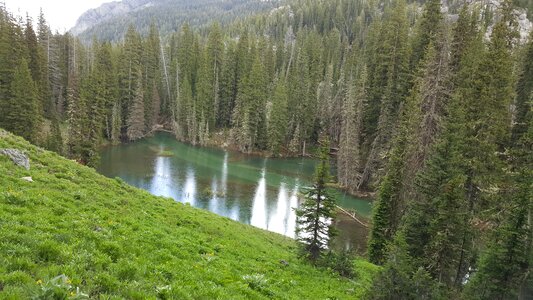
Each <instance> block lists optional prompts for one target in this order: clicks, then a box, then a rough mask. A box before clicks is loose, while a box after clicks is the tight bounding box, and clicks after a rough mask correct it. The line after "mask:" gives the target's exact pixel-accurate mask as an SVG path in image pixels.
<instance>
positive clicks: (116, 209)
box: [0, 130, 376, 299]
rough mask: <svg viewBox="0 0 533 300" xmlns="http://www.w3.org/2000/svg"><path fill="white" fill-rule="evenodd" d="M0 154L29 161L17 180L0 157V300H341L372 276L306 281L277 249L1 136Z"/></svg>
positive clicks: (302, 268)
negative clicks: (59, 297)
mask: <svg viewBox="0 0 533 300" xmlns="http://www.w3.org/2000/svg"><path fill="white" fill-rule="evenodd" d="M0 148H18V149H26V150H27V152H28V154H29V156H30V158H31V170H30V171H26V170H24V169H23V168H19V167H16V166H15V165H14V164H13V163H12V162H11V161H10V160H9V159H8V158H6V157H4V156H0V299H6V298H7V299H10V298H11V299H26V298H30V297H33V296H35V297H41V298H44V297H45V296H46V295H47V294H46V293H51V291H52V292H53V291H55V290H58V291H61V292H62V293H63V292H64V295H66V297H67V298H70V299H84V297H91V298H98V297H99V298H100V299H122V298H126V299H155V298H161V299H217V298H218V299H262V298H278V299H326V298H330V299H335V298H337V299H346V298H352V297H357V296H360V295H361V294H362V293H363V292H364V290H365V289H366V288H367V287H368V285H369V282H370V278H371V277H372V275H373V274H374V273H375V271H376V270H375V268H376V267H375V266H373V265H371V264H369V263H367V262H365V261H362V260H360V261H356V262H355V266H356V272H357V274H358V275H357V277H356V279H355V280H348V279H344V278H341V277H339V276H338V275H336V274H335V273H333V272H332V271H329V270H325V269H316V268H314V267H311V266H309V265H308V264H305V263H304V262H301V261H299V260H298V259H297V257H296V251H295V247H296V245H295V243H294V241H293V240H291V239H289V238H286V237H284V236H281V235H278V234H274V233H270V232H267V231H263V230H260V229H257V228H254V227H251V226H247V225H243V224H240V223H237V222H234V221H231V220H230V219H227V218H223V217H220V216H217V215H215V214H212V213H209V212H206V211H202V210H199V209H195V208H192V207H190V206H187V205H183V204H180V203H177V202H175V201H173V200H172V199H167V198H160V197H155V196H152V195H150V194H149V193H148V192H145V191H142V190H139V189H136V188H133V187H131V186H129V185H127V184H125V183H124V182H123V181H122V180H120V179H108V178H105V177H104V176H101V175H98V174H97V173H96V172H95V171H94V170H93V169H90V168H87V167H83V166H80V165H78V164H76V163H75V162H72V161H68V160H66V159H64V158H61V157H59V156H57V155H55V154H53V153H50V152H46V151H43V150H41V149H39V148H36V147H33V146H30V145H29V144H28V143H26V142H25V141H23V140H22V139H20V138H16V137H13V136H11V135H6V134H5V133H4V132H2V131H1V130H0ZM25 176H31V177H32V178H33V180H34V182H27V181H24V180H21V179H20V178H21V177H25ZM281 260H284V261H286V262H288V264H287V265H286V264H282V263H280V261H281ZM61 275H64V276H61Z"/></svg>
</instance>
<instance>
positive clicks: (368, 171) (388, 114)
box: [357, 0, 409, 189]
mask: <svg viewBox="0 0 533 300" xmlns="http://www.w3.org/2000/svg"><path fill="white" fill-rule="evenodd" d="M386 14H387V16H388V17H387V19H386V21H385V23H384V24H383V27H382V31H383V32H382V35H383V36H382V43H383V44H382V45H381V48H382V49H381V50H380V51H379V56H378V58H377V59H379V60H380V64H381V66H380V67H379V68H376V70H375V72H376V73H377V74H374V75H373V76H374V78H375V79H374V82H376V81H378V82H381V86H380V85H377V86H376V87H375V88H373V87H372V86H371V89H370V92H371V93H370V98H369V105H373V106H374V107H379V119H378V123H377V130H376V132H375V137H374V139H373V140H372V142H371V145H370V152H369V154H368V156H367V159H366V162H365V166H364V170H363V172H362V175H361V180H360V181H359V184H358V186H357V188H358V189H362V188H368V187H369V184H370V183H371V182H372V177H374V179H375V177H379V176H376V175H379V174H376V173H377V172H376V171H377V170H380V169H381V166H383V165H386V160H384V159H383V158H384V157H387V155H386V153H387V152H388V151H389V150H390V146H391V143H390V141H391V137H392V136H393V132H394V127H395V125H396V123H397V119H398V114H397V111H398V110H399V108H400V105H401V103H402V102H403V101H404V100H405V97H406V94H407V87H408V73H409V70H408V44H407V38H408V24H407V15H406V8H405V2H404V1H403V0H398V1H396V2H395V3H394V7H393V9H392V11H391V10H388V11H387V12H386ZM375 90H377V91H378V93H377V94H376V95H373V94H372V92H373V91H375ZM380 90H381V91H380ZM373 97H375V98H373ZM376 102H377V103H376ZM370 126H372V125H370Z"/></svg>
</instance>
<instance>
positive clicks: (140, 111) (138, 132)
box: [126, 71, 146, 141]
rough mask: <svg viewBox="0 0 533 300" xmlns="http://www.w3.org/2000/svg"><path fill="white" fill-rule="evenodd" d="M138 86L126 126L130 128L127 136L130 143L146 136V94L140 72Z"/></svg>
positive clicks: (136, 86)
mask: <svg viewBox="0 0 533 300" xmlns="http://www.w3.org/2000/svg"><path fill="white" fill-rule="evenodd" d="M136 77H137V84H136V85H135V89H134V97H133V99H132V103H131V108H130V109H129V115H128V120H127V123H126V125H127V126H128V130H127V134H128V139H129V140H130V141H135V140H138V139H140V138H142V137H143V136H144V133H145V129H146V127H145V122H144V94H143V85H142V74H141V72H140V71H139V72H138V74H137V76H136Z"/></svg>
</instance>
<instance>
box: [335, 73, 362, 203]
mask: <svg viewBox="0 0 533 300" xmlns="http://www.w3.org/2000/svg"><path fill="white" fill-rule="evenodd" d="M357 76H358V79H357V81H356V82H354V81H353V80H351V81H350V82H349V87H348V89H347V92H346V99H345V102H344V108H343V112H344V113H343V118H342V127H341V128H342V129H341V136H340V144H339V156H338V160H337V168H338V175H337V176H338V178H339V183H340V184H341V186H343V187H345V188H347V189H348V191H350V192H352V193H353V192H355V191H356V189H357V185H358V183H359V182H358V181H359V175H360V168H361V160H362V159H361V149H360V147H361V135H362V126H363V111H364V106H365V105H366V101H367V71H366V66H363V67H361V71H360V72H359V74H358V75H357Z"/></svg>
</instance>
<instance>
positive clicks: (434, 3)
mask: <svg viewBox="0 0 533 300" xmlns="http://www.w3.org/2000/svg"><path fill="white" fill-rule="evenodd" d="M451 2H453V3H457V1H451ZM496 2H497V5H494V3H496ZM513 3H514V2H513V1H511V0H505V1H473V2H472V3H471V4H468V5H464V6H458V7H456V8H454V9H455V10H456V11H455V12H453V13H454V15H451V14H448V13H446V10H445V9H444V8H443V7H442V6H441V1H440V0H430V1H425V2H424V5H423V6H420V5H419V3H418V2H412V3H411V2H407V1H403V0H394V1H384V2H379V1H353V0H338V1H311V0H298V1H294V5H291V6H283V7H280V8H278V9H276V10H275V11H273V12H269V13H268V14H260V15H258V16H254V17H251V18H248V19H247V20H244V21H242V22H237V23H235V24H232V25H229V26H220V25H218V24H216V23H215V24H212V25H210V28H209V29H208V30H206V31H198V30H195V29H194V28H193V27H191V26H188V25H184V26H182V27H181V28H180V29H179V31H178V32H175V33H174V34H172V35H171V36H170V37H169V38H168V40H160V34H159V32H158V29H157V27H156V26H151V27H150V32H149V33H148V35H146V36H142V35H141V34H139V33H138V32H137V31H136V30H135V28H133V27H130V28H129V29H128V31H127V33H126V35H125V38H124V42H123V43H121V44H113V45H112V44H109V43H102V42H98V41H95V42H94V43H93V44H92V45H91V46H84V45H82V44H81V43H79V41H78V40H76V39H75V38H73V37H72V36H70V35H68V34H67V35H52V36H51V35H48V34H47V33H48V32H49V31H47V30H48V29H47V26H46V23H45V21H44V19H41V20H40V22H39V25H38V30H37V34H35V33H34V32H33V29H32V24H31V23H28V24H20V23H19V22H17V21H16V20H15V19H14V18H13V17H12V16H10V15H9V13H7V12H5V11H3V14H2V22H3V23H2V27H0V28H1V30H2V31H0V38H1V39H0V42H1V43H0V58H1V59H0V63H1V64H2V67H1V68H0V72H1V74H0V75H1V76H0V80H3V81H2V85H1V86H0V99H5V100H4V101H2V102H1V104H2V109H3V111H4V112H6V113H5V114H3V115H2V116H1V118H0V125H1V126H3V127H4V128H6V129H8V130H10V131H12V132H15V133H17V134H19V135H22V136H24V137H26V138H28V139H30V140H32V141H34V142H35V143H38V144H40V145H45V146H47V147H48V148H50V149H53V150H55V151H58V152H60V153H64V154H66V155H68V156H69V157H71V158H73V159H76V160H78V161H79V162H81V163H83V164H88V165H94V164H96V163H98V161H99V159H98V151H97V150H98V146H99V145H101V144H103V143H119V142H129V141H135V140H137V139H139V138H142V137H144V136H145V135H147V134H150V133H151V132H152V131H153V130H154V129H157V128H160V127H161V126H163V127H165V128H166V129H168V130H171V131H172V132H174V134H175V136H176V138H178V139H180V140H182V141H186V142H189V143H192V144H195V145H206V144H209V143H210V142H211V141H212V140H213V138H214V137H217V138H219V139H221V140H224V142H226V143H228V144H229V145H231V146H232V147H235V148H237V149H239V150H241V151H243V152H246V153H252V152H257V151H260V152H261V153H267V154H270V155H274V156H275V155H308V154H309V146H310V145H315V144H317V142H318V141H319V140H320V138H321V137H323V136H327V137H328V138H329V140H330V141H331V145H332V148H333V149H332V150H338V156H337V157H336V162H337V166H336V167H337V170H338V172H337V174H338V176H337V177H338V178H337V179H338V182H339V184H340V185H342V186H343V187H344V188H346V189H347V190H348V191H350V192H353V193H357V192H361V191H376V192H377V198H376V201H375V202H374V203H375V204H374V213H373V220H372V229H371V237H370V241H369V253H368V256H369V259H370V260H371V261H372V262H374V263H376V264H382V265H384V266H385V268H384V270H385V271H384V272H382V273H381V275H380V277H379V278H380V279H379V280H377V281H376V282H375V286H374V288H375V289H374V294H373V295H374V296H375V297H376V298H380V297H385V298H386V297H387V296H391V297H392V295H396V294H398V293H399V291H406V293H407V294H403V295H400V296H399V297H402V298H406V299H411V298H413V297H416V296H425V297H426V298H429V299H434V298H439V297H442V298H447V299H449V298H460V297H463V298H467V299H470V298H474V299H476V298H480V299H506V298H509V297H515V296H516V295H518V294H520V293H522V295H526V296H527V295H528V294H530V293H531V290H530V289H528V288H527V287H528V286H531V275H530V274H531V271H530V270H531V259H532V254H531V253H532V252H531V240H532V236H531V232H532V230H531V205H532V203H531V199H533V197H532V196H531V191H532V190H533V188H532V186H531V183H532V182H533V179H532V177H531V176H532V174H531V170H532V169H533V167H532V166H533V163H532V161H531V158H532V156H533V155H531V154H532V151H533V150H532V148H531V147H532V136H531V132H532V129H531V128H532V127H531V120H532V119H531V117H532V108H531V101H532V95H533V64H532V62H533V38H532V37H531V36H530V37H529V39H528V38H523V39H521V36H520V28H521V27H520V26H519V25H520V22H519V21H520V18H521V16H522V15H523V14H522V11H519V10H516V7H515V6H514V4H513ZM455 14H456V15H455ZM5 45H10V47H6V46H5ZM28 87H34V89H31V88H28ZM41 124H44V125H45V126H44V128H45V130H39V129H38V128H41V127H43V126H41ZM220 137H222V138H220ZM421 286H423V287H426V288H427V289H426V290H424V291H423V292H422V291H420V292H419V293H417V294H416V295H413V294H409V293H408V291H418V290H417V287H421Z"/></svg>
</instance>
